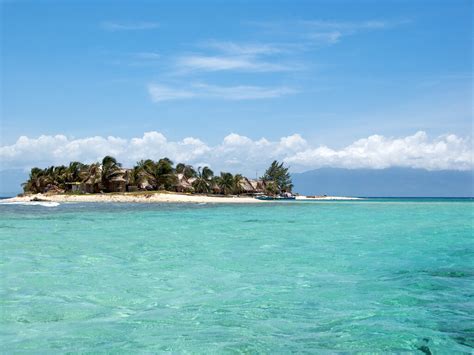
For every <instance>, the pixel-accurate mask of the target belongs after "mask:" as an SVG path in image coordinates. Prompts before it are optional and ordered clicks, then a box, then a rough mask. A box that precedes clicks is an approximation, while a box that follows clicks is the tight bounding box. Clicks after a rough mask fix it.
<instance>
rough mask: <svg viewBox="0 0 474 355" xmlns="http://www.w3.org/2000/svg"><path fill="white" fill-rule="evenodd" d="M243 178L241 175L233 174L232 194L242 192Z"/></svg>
mask: <svg viewBox="0 0 474 355" xmlns="http://www.w3.org/2000/svg"><path fill="white" fill-rule="evenodd" d="M243 179H244V177H243V176H242V175H241V174H235V175H234V180H233V192H234V194H237V195H238V194H240V193H241V192H242V186H241V182H242V180H243Z"/></svg>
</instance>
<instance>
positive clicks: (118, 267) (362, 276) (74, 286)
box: [0, 200, 474, 354]
mask: <svg viewBox="0 0 474 355" xmlns="http://www.w3.org/2000/svg"><path fill="white" fill-rule="evenodd" d="M473 213H474V202H473V201H472V200H464V201H463V200H375V201H355V202H320V203H317V202H316V203H315V202H301V203H298V202H290V203H277V204H265V205H255V206H253V205H252V206H251V205H245V206H244V205H237V206H227V205H221V206H212V205H133V204H62V205H60V206H59V207H54V208H46V207H42V206H6V205H0V247H1V250H2V258H1V275H2V277H1V321H0V323H1V325H0V330H1V339H0V340H1V344H2V345H1V346H2V351H4V352H7V353H10V352H14V351H20V352H21V351H31V352H42V353H50V352H66V351H71V352H92V351H95V352H117V351H121V352H123V353H131V352H157V351H170V352H193V353H196V352H197V353H206V352H214V353H215V352H235V353H240V352H243V353H254V352H263V353H274V352H279V353H287V352H321V351H335V352H337V351H341V352H342V351H348V352H352V351H362V352H384V351H392V352H396V351H414V352H419V353H420V354H422V353H426V354H428V353H430V352H433V353H447V352H465V353H469V352H472V351H473V347H474V319H473V315H472V311H473V308H474V297H473V294H474V292H473V285H474V245H473Z"/></svg>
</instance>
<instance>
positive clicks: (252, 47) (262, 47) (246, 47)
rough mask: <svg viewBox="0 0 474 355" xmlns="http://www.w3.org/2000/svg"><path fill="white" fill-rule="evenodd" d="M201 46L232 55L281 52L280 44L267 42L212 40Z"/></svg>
mask: <svg viewBox="0 0 474 355" xmlns="http://www.w3.org/2000/svg"><path fill="white" fill-rule="evenodd" d="M202 46H203V47H207V48H213V49H217V50H219V51H221V52H224V53H227V54H232V55H269V54H276V53H281V52H283V49H282V48H281V46H276V45H274V44H268V43H236V42H231V41H226V42H223V41H214V40H212V41H207V42H205V43H203V45H202Z"/></svg>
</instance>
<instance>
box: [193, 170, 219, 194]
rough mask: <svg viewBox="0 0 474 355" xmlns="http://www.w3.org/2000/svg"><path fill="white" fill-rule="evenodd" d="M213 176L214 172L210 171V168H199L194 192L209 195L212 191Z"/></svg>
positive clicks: (194, 183)
mask: <svg viewBox="0 0 474 355" xmlns="http://www.w3.org/2000/svg"><path fill="white" fill-rule="evenodd" d="M213 175H214V172H213V171H212V170H211V169H209V167H207V166H205V167H204V168H202V167H198V171H197V175H196V180H194V182H193V188H194V191H196V192H198V193H208V192H209V191H210V183H211V179H212V177H213Z"/></svg>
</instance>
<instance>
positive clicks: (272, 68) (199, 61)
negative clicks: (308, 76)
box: [176, 55, 298, 72]
mask: <svg viewBox="0 0 474 355" xmlns="http://www.w3.org/2000/svg"><path fill="white" fill-rule="evenodd" d="M176 64H177V65H178V67H179V68H181V69H184V70H200V71H211V72H212V71H224V70H240V71H251V72H276V71H286V70H291V69H298V68H297V67H296V66H294V67H293V68H292V67H290V66H287V65H282V64H276V63H270V62H265V61H261V60H260V59H258V58H256V57H255V56H254V55H234V56H231V55H226V56H222V55H217V56H206V55H192V56H183V57H181V58H178V60H177V63H176Z"/></svg>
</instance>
